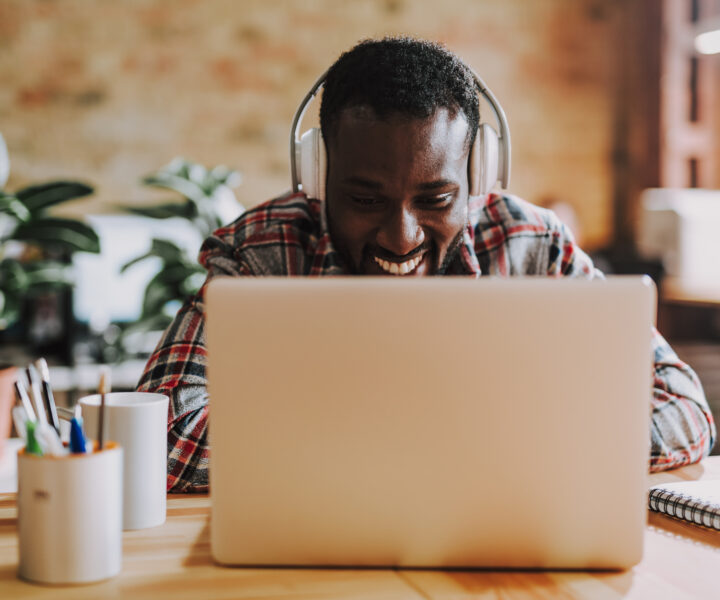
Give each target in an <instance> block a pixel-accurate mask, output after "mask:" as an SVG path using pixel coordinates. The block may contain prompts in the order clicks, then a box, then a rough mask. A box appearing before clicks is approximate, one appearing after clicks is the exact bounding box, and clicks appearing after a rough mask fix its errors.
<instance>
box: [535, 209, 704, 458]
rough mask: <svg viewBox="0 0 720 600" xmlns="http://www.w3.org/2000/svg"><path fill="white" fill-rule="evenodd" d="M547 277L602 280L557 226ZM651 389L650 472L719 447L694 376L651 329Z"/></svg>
mask: <svg viewBox="0 0 720 600" xmlns="http://www.w3.org/2000/svg"><path fill="white" fill-rule="evenodd" d="M551 243H552V246H551V251H550V264H549V265H548V269H547V272H548V274H549V275H567V276H571V277H588V278H593V277H601V278H604V275H603V274H602V272H601V271H599V270H598V269H596V268H595V267H594V266H593V262H592V260H591V259H590V257H589V256H588V255H587V254H585V253H584V252H583V251H582V250H580V248H578V246H577V244H576V243H575V241H574V240H573V237H572V234H571V233H570V231H569V230H568V229H567V228H566V227H565V226H564V225H562V224H560V223H558V224H557V228H556V229H554V232H553V233H552V242H551ZM652 348H653V357H654V360H653V375H654V378H653V389H652V396H651V399H650V415H651V422H650V471H653V472H654V471H663V470H666V469H674V468H677V467H681V466H683V465H687V464H691V463H694V462H697V461H699V460H701V459H702V458H703V457H705V456H707V455H708V454H709V453H710V450H711V449H712V446H713V444H714V443H715V438H716V430H715V423H714V421H713V416H712V413H711V412H710V408H709V406H708V403H707V400H706V398H705V393H704V391H703V388H702V385H701V384H700V380H699V379H698V377H697V375H696V374H695V372H694V371H693V370H692V369H691V368H690V367H689V366H688V365H687V364H686V363H684V362H683V361H681V360H680V359H679V358H678V356H677V354H675V352H674V351H673V349H672V348H671V347H670V345H669V344H668V343H667V341H666V340H665V339H664V338H663V337H662V335H660V333H659V332H658V331H657V329H655V328H654V327H653V329H652Z"/></svg>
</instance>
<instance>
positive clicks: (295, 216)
mask: <svg viewBox="0 0 720 600" xmlns="http://www.w3.org/2000/svg"><path fill="white" fill-rule="evenodd" d="M320 229H321V219H320V202H319V201H317V200H313V199H310V198H307V196H305V194H303V193H301V192H299V193H294V194H293V193H290V192H288V193H286V194H283V195H282V196H279V197H277V198H273V199H272V200H268V201H267V202H263V203H262V204H258V205H257V206H255V207H253V208H251V209H249V210H247V211H245V212H244V213H243V214H242V215H240V217H238V218H237V219H236V220H235V221H233V222H232V223H230V224H229V225H227V226H225V227H221V228H220V229H218V230H216V231H215V233H214V234H213V236H214V237H216V238H220V239H222V240H223V241H225V242H227V243H229V244H231V245H233V246H234V247H239V246H241V245H246V244H252V243H253V242H254V241H258V242H262V240H263V239H264V238H266V237H267V236H268V235H274V234H277V233H278V232H285V233H287V234H290V235H291V236H292V235H298V236H302V237H305V236H311V237H315V236H318V235H320V233H321V231H320ZM287 241H288V242H291V241H292V240H291V239H290V238H288V239H287Z"/></svg>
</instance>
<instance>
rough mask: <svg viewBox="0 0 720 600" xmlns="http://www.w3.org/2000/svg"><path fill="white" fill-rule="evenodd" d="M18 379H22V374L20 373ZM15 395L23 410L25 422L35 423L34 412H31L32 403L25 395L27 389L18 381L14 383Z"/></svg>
mask: <svg viewBox="0 0 720 600" xmlns="http://www.w3.org/2000/svg"><path fill="white" fill-rule="evenodd" d="M18 377H23V373H20V375H19V376H18ZM15 395H16V396H17V397H18V400H20V404H21V405H22V407H23V408H24V409H25V417H26V420H28V421H35V419H36V417H35V411H34V410H33V407H32V403H31V402H30V398H29V397H28V395H27V388H26V387H25V385H24V383H23V382H22V381H20V379H17V380H16V381H15Z"/></svg>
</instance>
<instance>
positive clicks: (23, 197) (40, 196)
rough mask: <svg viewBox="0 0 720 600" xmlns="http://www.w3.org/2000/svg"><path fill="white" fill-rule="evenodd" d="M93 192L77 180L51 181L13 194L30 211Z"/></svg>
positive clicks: (34, 211)
mask: <svg viewBox="0 0 720 600" xmlns="http://www.w3.org/2000/svg"><path fill="white" fill-rule="evenodd" d="M92 193H93V188H91V187H90V186H88V185H85V184H84V183H79V182H77V181H53V182H51V183H43V184H40V185H31V186H30V187H26V188H23V189H22V190H20V191H19V192H16V193H15V195H16V196H17V198H18V199H19V200H20V201H21V202H22V203H23V204H24V205H25V206H27V208H28V210H29V211H30V212H31V213H36V212H38V211H41V210H44V209H46V208H48V207H49V206H53V205H55V204H60V203H62V202H66V201H68V200H74V199H75V198H82V197H83V196H88V195H90V194H92Z"/></svg>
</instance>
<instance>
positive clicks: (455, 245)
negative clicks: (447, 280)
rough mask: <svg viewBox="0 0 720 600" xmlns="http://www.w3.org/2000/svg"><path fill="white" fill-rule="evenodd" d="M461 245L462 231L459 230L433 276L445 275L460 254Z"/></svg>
mask: <svg viewBox="0 0 720 600" xmlns="http://www.w3.org/2000/svg"><path fill="white" fill-rule="evenodd" d="M462 243H463V230H462V229H461V230H460V231H458V234H457V235H456V236H455V238H454V239H453V241H452V242H451V243H450V246H449V247H448V251H447V252H446V253H445V258H444V259H443V261H442V263H441V264H440V266H439V267H438V268H437V270H436V271H435V275H446V274H447V271H448V269H449V268H450V265H451V264H452V263H453V261H454V260H455V259H456V258H457V256H458V255H459V254H460V248H461V247H462Z"/></svg>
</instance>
